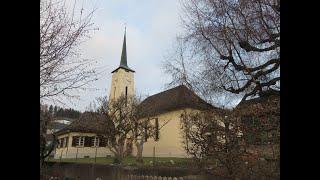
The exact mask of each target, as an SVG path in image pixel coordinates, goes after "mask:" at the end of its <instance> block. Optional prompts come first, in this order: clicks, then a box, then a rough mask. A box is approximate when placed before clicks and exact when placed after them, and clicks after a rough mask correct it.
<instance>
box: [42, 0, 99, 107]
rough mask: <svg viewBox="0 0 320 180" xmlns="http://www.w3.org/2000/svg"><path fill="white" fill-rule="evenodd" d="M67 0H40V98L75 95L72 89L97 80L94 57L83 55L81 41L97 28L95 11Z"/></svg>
mask: <svg viewBox="0 0 320 180" xmlns="http://www.w3.org/2000/svg"><path fill="white" fill-rule="evenodd" d="M93 12H94V11H91V12H89V13H87V14H85V11H84V9H83V7H82V9H81V10H80V11H79V12H78V11H77V9H76V3H74V4H72V7H71V8H68V7H67V6H66V1H64V0H41V1H40V99H41V100H58V101H59V98H61V97H68V98H70V97H73V96H72V95H71V93H70V90H74V89H80V88H83V87H84V86H85V85H86V84H88V83H89V82H91V81H93V80H95V79H96V78H95V76H94V75H95V71H94V69H93V67H91V66H92V61H91V60H87V59H82V58H81V53H80V51H79V45H80V44H81V43H82V42H83V41H84V40H85V39H87V38H88V37H89V35H90V32H92V31H93V30H94V28H93V27H92V26H93V23H92V22H91V20H92V15H93Z"/></svg>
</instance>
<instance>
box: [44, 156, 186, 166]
mask: <svg viewBox="0 0 320 180" xmlns="http://www.w3.org/2000/svg"><path fill="white" fill-rule="evenodd" d="M170 160H172V161H173V162H174V164H172V163H171V162H170ZM48 161H49V162H50V161H51V162H60V161H61V162H77V163H97V164H112V162H113V158H112V157H97V158H96V162H95V158H78V159H75V158H70V159H69V158H68V159H61V160H60V159H53V158H50V159H48ZM143 161H144V164H143V165H145V166H151V165H152V163H151V161H153V157H144V158H143ZM155 161H156V165H165V166H186V165H190V164H191V163H192V159H190V158H176V157H156V158H155ZM123 164H124V165H136V164H137V163H136V158H135V157H126V158H125V159H124V160H123Z"/></svg>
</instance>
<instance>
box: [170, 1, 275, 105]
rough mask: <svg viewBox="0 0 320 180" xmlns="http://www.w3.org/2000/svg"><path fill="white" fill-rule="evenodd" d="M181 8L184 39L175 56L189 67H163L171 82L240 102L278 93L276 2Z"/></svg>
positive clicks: (217, 3)
mask: <svg viewBox="0 0 320 180" xmlns="http://www.w3.org/2000/svg"><path fill="white" fill-rule="evenodd" d="M182 6H183V12H184V14H183V16H182V17H183V18H182V24H183V25H184V28H185V34H184V35H182V36H181V37H179V41H181V42H182V43H183V47H184V49H187V55H185V56H184V58H182V56H181V53H180V51H178V53H177V55H176V56H177V57H180V58H178V59H179V61H180V64H187V61H189V62H193V65H194V66H192V67H191V68H189V69H187V70H185V69H184V68H185V67H186V66H177V64H171V67H170V64H169V66H165V69H167V70H169V74H171V75H172V77H173V81H178V80H177V78H180V80H183V81H186V83H190V82H193V83H191V85H192V86H194V87H197V88H194V89H195V90H197V89H200V90H201V91H200V92H208V93H215V92H217V91H220V92H221V91H225V92H230V93H233V94H241V95H242V96H243V99H246V98H247V97H250V96H255V95H258V94H259V93H260V92H262V91H265V90H268V89H270V88H272V89H276V90H280V0H257V1H254V0H240V1H228V0H184V1H182ZM178 47H179V46H178ZM167 61H169V62H172V59H168V60H167ZM194 62H196V63H194ZM195 67H197V68H195ZM198 68H200V69H198ZM186 73H187V74H186ZM177 74H181V75H177ZM182 77H183V78H182ZM186 77H188V78H189V79H186Z"/></svg>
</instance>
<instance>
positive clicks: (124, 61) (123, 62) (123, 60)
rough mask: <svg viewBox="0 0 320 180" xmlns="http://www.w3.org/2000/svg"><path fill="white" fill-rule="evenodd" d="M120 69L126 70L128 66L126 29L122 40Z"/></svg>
mask: <svg viewBox="0 0 320 180" xmlns="http://www.w3.org/2000/svg"><path fill="white" fill-rule="evenodd" d="M120 67H126V68H128V64H127V43H126V27H125V28H124V38H123V45H122V53H121V61H120Z"/></svg>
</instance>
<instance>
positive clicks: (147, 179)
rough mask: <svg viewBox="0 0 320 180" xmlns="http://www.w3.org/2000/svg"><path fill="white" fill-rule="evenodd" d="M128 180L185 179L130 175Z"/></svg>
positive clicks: (180, 178)
mask: <svg viewBox="0 0 320 180" xmlns="http://www.w3.org/2000/svg"><path fill="white" fill-rule="evenodd" d="M128 180H183V177H179V178H177V177H161V176H143V175H142V176H139V175H128Z"/></svg>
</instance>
